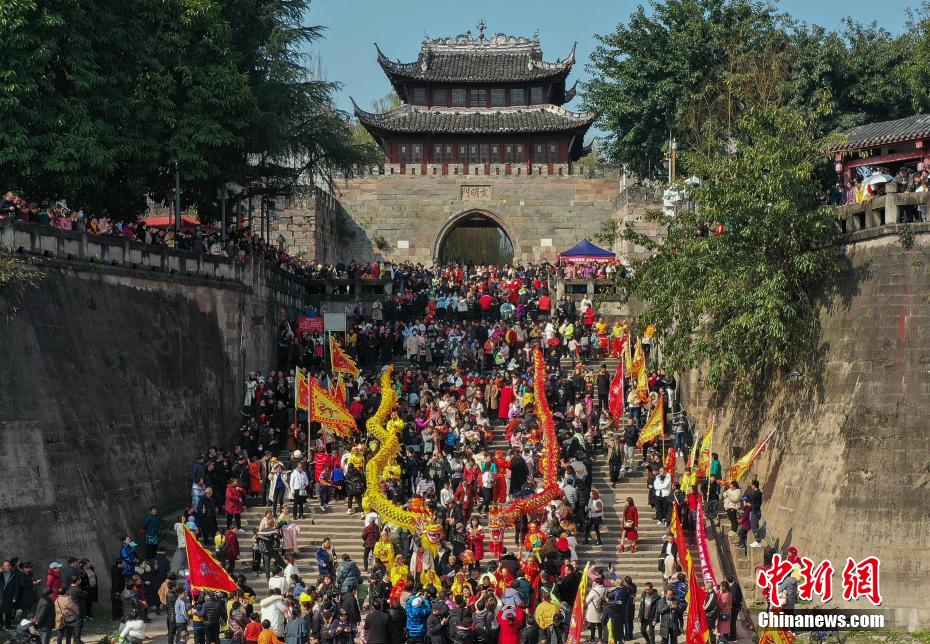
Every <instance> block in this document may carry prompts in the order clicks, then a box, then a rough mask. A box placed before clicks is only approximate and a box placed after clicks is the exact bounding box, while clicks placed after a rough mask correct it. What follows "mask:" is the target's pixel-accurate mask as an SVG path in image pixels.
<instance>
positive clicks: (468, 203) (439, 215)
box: [273, 174, 620, 262]
mask: <svg viewBox="0 0 930 644" xmlns="http://www.w3.org/2000/svg"><path fill="white" fill-rule="evenodd" d="M619 190H620V179H619V178H616V177H611V178H585V177H582V176H573V175H561V176H560V175H542V176H537V175H533V176H512V175H511V176H507V175H503V174H501V175H495V174H490V175H454V176H453V175H442V174H436V175H429V174H428V175H410V174H403V175H401V174H384V175H370V176H363V177H359V178H355V179H349V180H347V181H345V182H340V183H339V184H338V185H337V187H336V193H335V201H336V202H337V203H336V204H334V205H333V207H332V208H331V209H328V210H323V211H322V212H321V208H320V207H319V206H317V205H314V206H313V207H312V208H310V207H309V206H308V205H304V207H303V208H293V209H289V210H287V211H285V214H284V217H283V218H282V219H281V221H280V222H278V230H276V231H275V232H274V233H273V234H274V236H276V235H277V234H278V231H280V233H281V234H282V235H283V237H284V238H285V239H286V243H288V244H290V243H294V244H295V246H294V248H295V250H297V251H299V252H307V253H311V254H313V255H314V256H315V257H316V258H317V259H321V260H325V261H330V260H329V258H340V259H345V260H349V259H357V260H373V259H379V260H391V261H415V262H431V261H432V259H433V257H434V254H435V253H436V252H437V251H438V244H439V240H440V238H441V237H442V235H444V234H445V233H446V232H448V231H449V230H451V228H452V227H453V226H454V224H455V222H456V221H458V219H459V218H460V217H463V216H465V215H467V214H468V213H473V212H481V213H484V214H487V215H488V216H490V217H491V218H493V219H495V220H496V221H498V222H499V223H500V224H501V226H502V227H503V228H504V230H505V231H506V232H507V234H508V236H509V237H510V239H511V241H512V242H513V245H514V250H515V259H516V260H517V261H539V260H542V259H549V260H553V259H555V258H556V257H557V255H558V254H559V253H560V252H561V251H564V250H566V249H568V248H569V247H571V246H572V245H574V244H575V243H577V242H578V241H580V240H581V239H584V238H589V239H590V238H593V236H594V235H595V233H597V232H598V230H600V227H601V225H602V222H604V221H605V220H607V219H609V218H611V217H612V216H614V213H615V211H616V209H617V202H616V197H617V194H618V192H619ZM311 210H312V212H311ZM292 240H293V242H292Z"/></svg>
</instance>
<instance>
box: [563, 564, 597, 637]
mask: <svg viewBox="0 0 930 644" xmlns="http://www.w3.org/2000/svg"><path fill="white" fill-rule="evenodd" d="M590 566H591V562H590V561H589V562H588V563H586V564H585V566H584V573H582V575H581V585H580V586H578V592H577V593H576V594H575V604H574V605H573V606H572V618H571V621H570V622H569V623H568V635H567V636H566V637H565V644H581V637H582V635H583V634H584V625H585V619H584V610H585V599H587V597H586V596H587V594H588V568H590Z"/></svg>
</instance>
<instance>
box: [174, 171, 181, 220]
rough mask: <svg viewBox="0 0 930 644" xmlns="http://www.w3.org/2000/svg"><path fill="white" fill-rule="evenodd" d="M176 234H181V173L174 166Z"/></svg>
mask: <svg viewBox="0 0 930 644" xmlns="http://www.w3.org/2000/svg"><path fill="white" fill-rule="evenodd" d="M174 232H175V235H180V234H181V171H180V170H179V169H178V164H177V163H175V164H174Z"/></svg>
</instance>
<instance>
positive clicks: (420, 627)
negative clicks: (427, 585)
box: [406, 589, 432, 644]
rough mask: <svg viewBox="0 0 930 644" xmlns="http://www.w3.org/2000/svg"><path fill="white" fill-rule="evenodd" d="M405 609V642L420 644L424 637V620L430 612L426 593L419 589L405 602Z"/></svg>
mask: <svg viewBox="0 0 930 644" xmlns="http://www.w3.org/2000/svg"><path fill="white" fill-rule="evenodd" d="M406 608H407V642H408V644H422V642H423V641H424V639H425V637H426V618H427V617H429V614H430V611H431V610H432V608H431V607H430V603H429V600H428V599H427V598H426V593H425V592H423V590H422V589H421V590H420V591H419V592H417V594H415V595H413V596H412V597H411V598H410V599H408V600H407V606H406Z"/></svg>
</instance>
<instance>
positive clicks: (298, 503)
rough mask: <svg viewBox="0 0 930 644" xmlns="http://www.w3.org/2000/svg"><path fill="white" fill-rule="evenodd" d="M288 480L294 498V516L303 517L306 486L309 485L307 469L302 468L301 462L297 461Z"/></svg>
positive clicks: (296, 517)
mask: <svg viewBox="0 0 930 644" xmlns="http://www.w3.org/2000/svg"><path fill="white" fill-rule="evenodd" d="M289 482H290V487H291V495H292V496H293V498H294V511H293V515H294V518H295V519H303V518H304V503H306V501H307V488H309V487H310V477H308V476H307V471H306V470H305V469H304V464H303V463H302V462H301V463H298V464H297V467H296V468H295V469H294V471H293V472H291V476H290V481H289Z"/></svg>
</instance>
